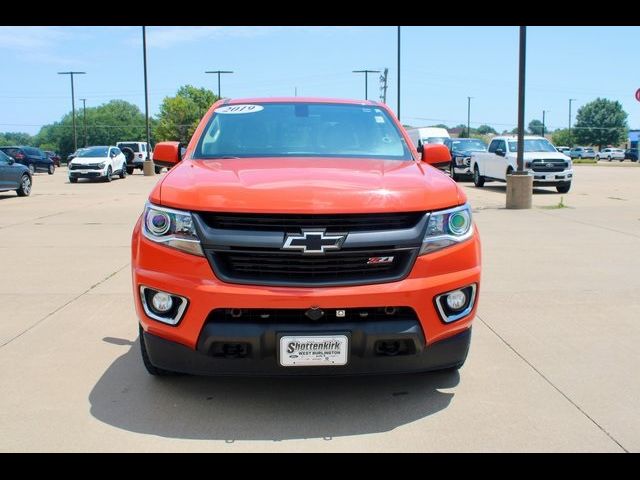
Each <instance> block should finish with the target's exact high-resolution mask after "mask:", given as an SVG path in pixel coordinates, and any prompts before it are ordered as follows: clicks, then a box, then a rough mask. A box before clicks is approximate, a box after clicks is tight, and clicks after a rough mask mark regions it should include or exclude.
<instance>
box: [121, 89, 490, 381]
mask: <svg viewBox="0 0 640 480" xmlns="http://www.w3.org/2000/svg"><path fill="white" fill-rule="evenodd" d="M421 150H422V151H421V152H420V153H419V152H418V151H416V149H415V147H414V146H413V143H412V142H411V139H410V138H409V136H408V134H407V132H406V131H405V129H404V128H403V127H402V125H401V124H400V122H398V120H397V118H396V117H395V116H394V114H393V112H391V110H390V109H389V108H388V107H387V106H386V105H384V104H382V103H377V102H373V101H362V100H358V101H356V100H354V101H345V100H332V99H317V98H299V97H296V98H262V99H260V98H256V99H244V100H229V99H223V100H220V101H218V102H216V103H215V104H214V105H213V106H212V107H211V109H210V110H209V111H208V113H207V114H206V115H205V116H204V118H203V119H202V120H201V122H200V124H199V126H198V128H197V129H196V131H195V133H194V134H193V137H192V138H191V141H190V143H189V145H188V147H187V149H186V151H185V152H184V153H182V151H181V148H180V145H179V144H178V142H164V143H159V144H157V145H156V148H155V150H154V155H153V157H154V158H153V161H154V162H155V163H156V165H159V166H163V167H167V166H168V167H171V166H173V167H174V168H172V169H171V170H170V171H169V173H167V175H166V176H165V177H164V178H162V179H161V180H160V181H159V182H158V184H157V185H156V186H155V188H154V189H153V191H152V192H151V194H150V196H149V200H148V202H147V204H146V206H145V209H144V212H143V214H142V215H141V217H140V218H139V219H138V222H137V223H136V225H135V228H134V231H133V238H132V262H131V266H132V280H133V292H134V297H135V306H136V311H137V314H138V319H139V322H140V344H141V353H142V360H143V362H144V365H145V367H146V368H147V371H148V372H149V373H151V374H152V375H165V374H169V373H172V372H183V373H192V374H205V375H220V374H227V375H247V374H248V375H340V374H370V373H399V372H418V371H427V370H443V369H449V370H450V369H458V368H460V367H461V366H462V364H463V363H464V362H465V359H466V357H467V352H468V349H469V342H470V338H471V324H472V321H473V318H474V316H475V312H476V309H477V306H478V298H479V292H480V237H479V234H478V231H477V229H476V227H475V225H474V223H473V220H472V216H471V208H470V206H469V204H468V203H467V197H466V195H465V193H464V190H462V189H461V188H460V187H459V186H458V185H457V184H456V183H455V182H454V181H453V180H452V179H451V178H449V176H448V175H447V174H446V173H444V172H442V171H440V170H438V169H437V168H434V167H435V166H438V165H448V164H449V162H450V161H451V156H450V154H449V151H448V149H447V147H446V146H445V145H439V144H428V145H425V146H424V147H423V149H421Z"/></svg>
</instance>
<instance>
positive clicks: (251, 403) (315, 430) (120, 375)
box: [89, 342, 460, 442]
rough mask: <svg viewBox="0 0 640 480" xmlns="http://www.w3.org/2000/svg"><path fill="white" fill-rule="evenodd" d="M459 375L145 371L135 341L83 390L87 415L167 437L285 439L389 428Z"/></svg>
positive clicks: (423, 410)
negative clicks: (88, 389)
mask: <svg viewBox="0 0 640 480" xmlns="http://www.w3.org/2000/svg"><path fill="white" fill-rule="evenodd" d="M459 378H460V377H459V374H458V373H457V372H453V373H429V374H412V375H392V376H361V377H313V378H309V377H307V378H282V377H279V378H249V377H247V378H238V377H212V378H209V377H192V376H176V377H163V378H155V377H151V376H149V375H147V373H146V371H145V370H144V367H143V366H142V362H141V360H140V348H139V344H138V343H137V342H136V343H134V344H133V345H132V346H131V347H130V348H129V350H128V351H127V353H125V354H124V355H122V356H121V357H119V358H118V359H117V360H116V361H115V362H114V363H113V364H112V365H111V366H110V367H109V368H108V369H107V371H105V373H104V374H103V375H102V377H101V378H100V380H99V381H98V382H97V384H96V385H95V387H94V388H93V389H92V391H91V393H90V394H89V402H90V404H91V414H92V415H93V416H94V417H95V418H97V419H98V420H100V421H102V422H105V423H107V424H109V425H112V426H114V427H117V428H121V429H124V430H128V431H132V432H137V433H145V434H150V435H158V436H161V437H169V438H183V439H202V440H204V439H207V440H225V441H227V442H233V441H236V440H272V441H279V440H286V439H304V438H324V439H326V440H330V439H331V438H332V437H340V436H346V435H360V434H366V433H378V432H386V431H390V430H393V429H394V428H396V427H399V426H401V425H405V424H408V423H411V422H414V421H416V420H419V419H421V418H424V417H427V416H429V415H432V414H434V413H437V412H438V411H440V410H442V409H444V408H446V407H447V406H448V405H449V403H450V402H451V399H452V398H453V395H454V394H453V393H449V392H440V391H439V390H438V389H440V388H451V387H455V386H456V385H457V384H458V382H459Z"/></svg>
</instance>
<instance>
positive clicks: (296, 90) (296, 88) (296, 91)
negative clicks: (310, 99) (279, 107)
mask: <svg viewBox="0 0 640 480" xmlns="http://www.w3.org/2000/svg"><path fill="white" fill-rule="evenodd" d="M294 89H295V90H294V91H295V96H296V97H297V96H298V87H294Z"/></svg>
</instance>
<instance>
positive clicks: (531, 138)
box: [491, 135, 547, 141]
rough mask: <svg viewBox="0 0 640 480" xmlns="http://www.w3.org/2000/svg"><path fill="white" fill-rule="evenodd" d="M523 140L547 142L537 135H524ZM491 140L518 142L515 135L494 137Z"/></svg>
mask: <svg viewBox="0 0 640 480" xmlns="http://www.w3.org/2000/svg"><path fill="white" fill-rule="evenodd" d="M524 139H525V140H547V139H546V138H544V137H540V136H539V135H525V136H524ZM491 140H514V141H518V136H517V135H496V136H495V137H493V138H492V139H491Z"/></svg>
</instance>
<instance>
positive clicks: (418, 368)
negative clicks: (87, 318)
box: [141, 321, 471, 376]
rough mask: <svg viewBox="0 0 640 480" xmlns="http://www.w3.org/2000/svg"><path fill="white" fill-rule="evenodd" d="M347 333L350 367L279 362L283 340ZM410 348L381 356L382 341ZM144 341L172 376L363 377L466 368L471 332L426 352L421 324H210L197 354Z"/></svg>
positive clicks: (147, 335)
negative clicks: (230, 347) (220, 351)
mask: <svg viewBox="0 0 640 480" xmlns="http://www.w3.org/2000/svg"><path fill="white" fill-rule="evenodd" d="M289 333H294V334H311V335H312V334H314V333H318V334H327V333H337V334H340V333H345V334H347V335H348V336H349V339H350V342H351V343H350V352H351V354H350V355H349V361H348V363H347V364H346V365H342V366H322V367H318V366H315V367H308V366H307V367H283V366H281V365H280V363H279V360H278V346H277V345H278V338H279V337H280V335H281V334H289ZM393 339H399V340H403V341H405V342H411V343H412V344H413V345H414V346H415V352H414V353H411V354H406V355H396V356H390V355H386V354H384V353H380V352H377V351H376V349H375V345H376V343H377V341H378V340H385V341H387V340H393ZM141 340H142V341H144V343H145V348H146V350H147V354H148V356H149V359H150V360H151V363H152V364H153V365H154V366H156V367H159V368H162V369H165V370H170V371H173V372H180V373H189V374H195V375H251V376H259V375H269V376H272V375H275V376H278V375H283V376H289V375H362V374H388V373H410V372H425V371H430V370H440V369H444V368H449V367H456V366H459V365H461V364H462V363H464V360H465V359H466V357H467V353H468V351H469V343H470V341H471V328H468V329H466V330H464V331H463V332H461V333H458V334H457V335H454V336H453V337H450V338H447V339H445V340H441V341H439V342H436V343H434V344H432V345H429V346H425V344H424V337H423V335H422V330H421V328H420V326H419V325H418V324H417V323H416V322H409V321H408V322H402V321H393V322H375V323H373V322H364V323H351V324H342V325H339V326H337V325H335V324H327V325H322V324H320V325H304V326H303V325H298V324H296V325H293V324H267V325H265V324H242V325H236V324H231V323H218V324H208V325H207V326H206V327H205V329H204V330H203V332H202V334H201V335H200V339H199V341H198V346H197V349H196V350H193V349H190V348H188V347H185V346H184V345H181V344H179V343H176V342H171V341H169V340H165V339H163V338H161V337H158V336H156V335H152V334H150V333H147V332H143V333H142V339H141ZM215 342H233V343H236V342H246V343H248V344H249V345H250V348H249V349H248V352H249V353H248V354H247V355H246V356H244V357H242V358H238V357H236V358H234V357H222V356H220V357H217V356H214V355H212V354H211V353H210V352H211V345H213V344H214V343H215Z"/></svg>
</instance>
